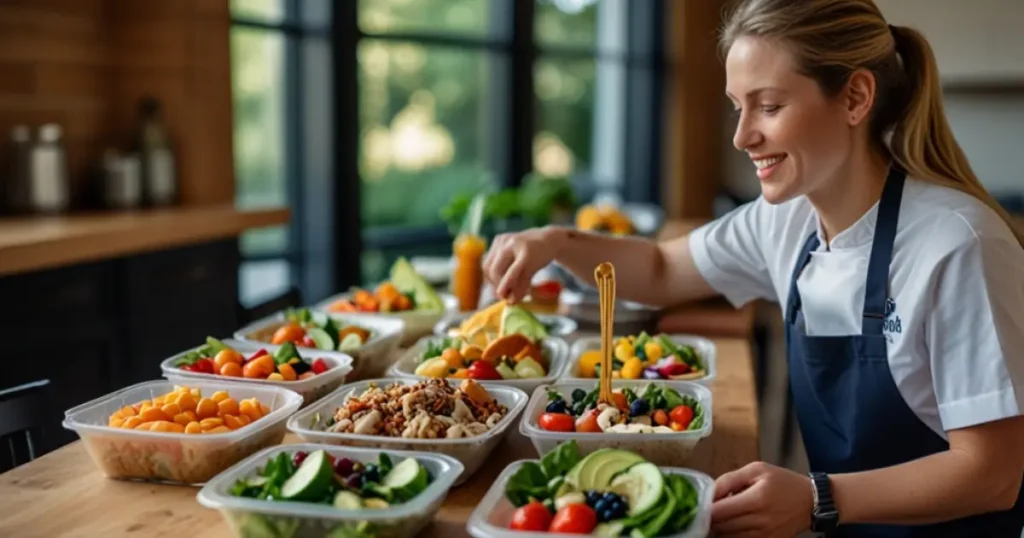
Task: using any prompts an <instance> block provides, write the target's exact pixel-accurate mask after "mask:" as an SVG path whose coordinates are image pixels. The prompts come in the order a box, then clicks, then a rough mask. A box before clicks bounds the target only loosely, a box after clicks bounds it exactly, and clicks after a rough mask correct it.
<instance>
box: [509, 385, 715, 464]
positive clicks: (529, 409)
mask: <svg viewBox="0 0 1024 538" xmlns="http://www.w3.org/2000/svg"><path fill="white" fill-rule="evenodd" d="M650 384H654V385H656V386H660V387H668V388H671V389H673V390H675V391H676V392H678V393H679V394H680V395H682V396H689V397H691V398H693V399H695V400H696V401H697V403H698V404H699V405H700V406H701V408H702V409H703V412H704V421H703V424H701V426H700V427H699V428H697V429H694V430H685V431H679V432H672V433H626V432H601V433H581V432H558V431H549V430H545V429H543V428H541V427H540V426H539V425H538V423H537V421H538V419H539V418H540V416H541V414H543V413H544V410H545V407H546V405H547V403H548V395H547V391H548V389H551V390H555V391H558V392H560V393H562V394H564V395H566V396H568V395H569V394H570V393H572V391H573V390H575V389H582V390H584V391H590V390H593V389H594V388H595V386H597V380H559V381H558V382H557V383H556V384H553V385H542V386H540V387H537V389H536V390H534V391H533V395H532V396H531V397H530V402H529V403H528V404H527V406H526V411H525V412H524V413H523V418H522V420H521V421H520V422H519V433H521V434H523V435H524V436H526V437H529V438H530V441H532V442H533V446H534V447H535V448H536V449H537V453H538V454H540V455H541V456H543V455H544V454H547V453H548V452H551V451H552V450H554V449H555V447H557V446H558V445H559V444H560V443H564V442H566V441H569V440H571V439H575V440H576V443H577V444H578V445H579V448H580V452H581V453H582V454H584V455H585V454H589V453H591V452H593V451H595V450H597V449H599V448H621V449H623V450H630V451H632V452H636V453H637V454H639V455H640V456H643V457H644V459H646V460H648V461H650V462H652V463H654V464H656V465H659V466H669V467H679V466H683V465H685V464H686V462H687V461H688V460H689V457H690V454H691V453H692V452H693V449H694V448H696V446H697V443H698V442H699V441H700V440H701V439H703V438H705V437H707V436H709V435H711V430H712V412H711V391H710V390H709V389H708V388H707V387H705V386H703V385H701V384H698V383H693V382H690V381H668V380H665V381H660V380H646V379H636V380H624V379H614V380H612V390H616V389H623V388H630V389H633V390H634V391H636V392H640V391H642V390H643V389H644V387H646V386H647V385H650Z"/></svg>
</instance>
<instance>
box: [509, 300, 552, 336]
mask: <svg viewBox="0 0 1024 538" xmlns="http://www.w3.org/2000/svg"><path fill="white" fill-rule="evenodd" d="M498 334H500V335H502V336H507V335H511V334H521V335H523V336H525V337H526V338H528V339H530V340H532V341H533V342H540V341H542V340H544V339H545V338H547V337H548V329H547V327H545V326H544V324H543V323H541V321H540V320H539V319H537V317H536V316H534V315H533V313H532V312H530V311H529V310H526V309H525V308H521V307H518V306H506V307H505V309H504V311H502V314H501V324H500V325H499V328H498Z"/></svg>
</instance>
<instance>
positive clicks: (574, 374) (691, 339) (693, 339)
mask: <svg viewBox="0 0 1024 538" xmlns="http://www.w3.org/2000/svg"><path fill="white" fill-rule="evenodd" d="M648 334H651V333H648ZM661 334H663V333H654V334H651V336H652V337H656V336H659V335H661ZM623 336H626V335H622V334H617V335H615V336H613V337H612V341H613V342H614V341H615V340H618V339H619V338H622V337H623ZM665 336H667V337H668V339H669V340H671V341H672V343H674V344H677V345H687V346H691V347H693V349H694V350H696V351H697V354H698V355H700V357H701V360H702V361H704V369H705V375H704V377H701V378H697V379H692V380H678V381H696V382H700V383H704V384H707V383H710V382H711V381H712V380H713V379H715V375H716V374H717V373H718V369H717V367H716V366H717V347H716V346H715V342H714V341H712V340H711V339H709V338H704V337H703V336H694V335H690V334H666V335H665ZM600 349H601V337H600V336H588V337H584V338H580V339H579V340H577V341H576V342H575V343H574V344H573V345H572V349H571V350H570V351H569V357H570V359H569V360H570V365H569V368H567V369H566V373H565V375H564V376H563V378H565V379H591V378H586V377H580V376H579V362H580V355H583V353H584V352H586V351H591V350H600ZM592 379H594V380H596V379H597V378H596V377H595V378H592ZM666 381H677V380H674V379H673V380H666Z"/></svg>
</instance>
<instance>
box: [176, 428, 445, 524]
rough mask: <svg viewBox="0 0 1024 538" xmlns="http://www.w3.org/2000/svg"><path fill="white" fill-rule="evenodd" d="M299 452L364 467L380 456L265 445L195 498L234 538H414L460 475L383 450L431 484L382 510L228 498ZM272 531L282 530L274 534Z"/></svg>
mask: <svg viewBox="0 0 1024 538" xmlns="http://www.w3.org/2000/svg"><path fill="white" fill-rule="evenodd" d="M299 450H301V451H304V452H313V451H316V450H324V451H326V452H327V453H328V454H331V455H332V456H334V457H336V458H340V457H345V458H349V459H352V460H355V461H360V462H363V463H373V462H374V461H376V459H377V455H378V453H379V451H378V450H375V449H366V448H350V447H337V446H324V445H315V444H292V445H280V446H274V447H270V448H267V449H265V450H262V451H260V452H258V453H256V454H253V455H252V456H250V457H248V458H246V459H245V460H243V461H241V462H239V463H237V464H236V465H234V466H232V467H231V468H230V469H228V470H226V471H224V472H223V473H221V474H219V475H217V476H216V477H215V478H214V479H213V480H211V481H209V482H208V483H207V484H206V485H205V486H203V488H202V489H201V490H199V493H198V494H197V495H196V499H197V500H198V501H199V504H201V505H203V506H205V507H206V508H211V509H215V510H219V511H220V513H221V515H222V516H224V519H225V520H226V521H227V523H228V525H229V526H230V527H231V530H232V531H233V532H234V535H235V536H239V537H248V536H260V537H268V538H269V537H275V536H287V537H288V538H305V537H310V538H313V537H316V538H320V537H324V536H328V537H334V536H338V537H349V536H352V537H361V536H374V537H375V538H404V537H408V536H415V535H416V534H417V533H419V532H420V530H422V529H423V528H424V527H426V526H427V525H428V524H429V523H430V521H431V520H432V519H433V517H434V514H436V513H437V511H438V509H439V508H440V507H441V504H442V503H443V502H444V500H445V497H447V495H448V490H449V488H450V487H451V486H452V483H454V482H455V479H456V478H457V477H458V476H459V474H460V473H461V472H462V464H460V463H459V462H458V461H456V460H455V459H453V458H450V457H448V456H444V455H440V454H427V453H423V452H403V451H388V452H387V454H388V455H389V456H391V457H392V459H393V460H394V461H395V463H396V464H397V463H398V462H400V461H402V460H404V459H406V458H414V459H416V460H417V461H418V462H419V463H420V465H422V466H423V468H425V469H426V470H427V472H428V473H429V474H430V476H431V480H432V481H431V483H430V485H429V486H427V488H426V489H425V490H423V491H422V492H421V493H419V494H418V495H417V496H415V497H413V498H412V499H410V500H408V501H407V502H404V503H402V504H399V505H394V506H390V507H388V508H383V509H365V508H364V509H361V510H343V509H340V508H335V507H334V506H329V505H323V504H316V503H307V502H295V501H267V500H257V499H252V498H246V497H236V496H233V495H231V489H232V487H233V486H234V484H235V483H236V481H238V480H240V479H244V478H246V477H252V476H254V475H256V474H257V473H258V472H259V470H260V469H261V468H262V467H263V465H264V464H265V463H266V462H267V461H268V460H269V459H270V458H272V457H274V456H276V455H278V454H280V453H282V452H284V453H289V452H294V451H299ZM274 529H282V531H281V532H280V533H278V532H276V531H274ZM260 532H262V534H260Z"/></svg>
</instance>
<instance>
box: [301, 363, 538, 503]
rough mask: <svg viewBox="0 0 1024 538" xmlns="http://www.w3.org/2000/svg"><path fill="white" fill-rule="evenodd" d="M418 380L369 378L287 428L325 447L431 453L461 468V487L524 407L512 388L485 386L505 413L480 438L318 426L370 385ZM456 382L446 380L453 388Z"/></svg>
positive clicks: (308, 411)
mask: <svg viewBox="0 0 1024 538" xmlns="http://www.w3.org/2000/svg"><path fill="white" fill-rule="evenodd" d="M420 381H421V380H420V379H373V380H366V381H361V382H358V383H351V384H348V385H345V386H343V387H341V388H339V389H338V390H336V391H334V392H333V393H331V394H329V395H328V396H327V397H325V398H322V399H320V401H318V402H316V403H315V404H313V405H311V406H309V407H307V408H305V409H303V410H302V411H300V412H298V413H296V414H294V415H292V417H291V418H289V419H288V425H287V426H288V429H289V430H290V431H292V432H293V433H295V434H297V435H298V436H299V437H300V438H302V440H303V441H307V442H310V443H323V444H329V445H345V446H356V447H367V448H376V449H380V450H417V451H426V452H434V453H439V454H444V455H446V456H451V457H453V458H455V459H456V460H458V461H459V463H461V464H462V466H463V467H464V469H463V472H462V474H461V475H460V476H459V477H458V479H456V481H455V484H454V485H456V486H458V485H461V484H462V483H463V482H465V481H466V480H467V479H469V477H471V476H473V473H475V472H476V471H477V470H478V469H479V468H480V466H481V465H483V463H484V461H486V460H487V457H488V456H490V454H491V452H493V451H494V449H495V448H496V447H497V446H498V445H499V444H500V443H501V441H502V439H504V438H505V436H506V434H508V432H509V429H510V427H511V425H512V423H513V422H514V421H515V420H516V419H517V418H518V417H519V414H520V413H522V411H523V409H524V408H525V407H526V401H527V399H528V396H527V395H526V393H525V392H523V391H522V390H519V389H517V388H515V387H505V386H501V385H488V386H486V389H487V392H488V393H490V395H491V397H493V398H494V399H495V400H496V401H497V402H498V403H500V404H503V405H504V406H505V407H506V408H507V409H508V412H507V413H506V414H505V416H504V417H502V419H501V420H500V421H499V422H498V424H497V425H495V426H494V427H493V428H491V429H490V430H488V431H487V432H486V433H484V434H482V435H477V436H474V437H462V438H457V439H413V438H403V437H386V436H383V435H366V434H358V433H340V432H328V431H324V430H323V429H322V426H318V424H320V423H324V422H326V420H327V419H328V418H330V417H332V416H333V415H334V411H335V409H336V408H337V407H339V406H341V405H342V404H344V403H345V400H346V399H347V398H348V397H349V396H358V395H359V394H362V393H363V392H365V391H366V390H367V389H368V388H369V387H370V385H371V384H376V385H377V386H380V387H386V386H388V385H390V384H392V383H399V384H402V385H415V384H417V383H419V382H420ZM455 381H457V380H451V381H449V384H451V385H457V383H455Z"/></svg>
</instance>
